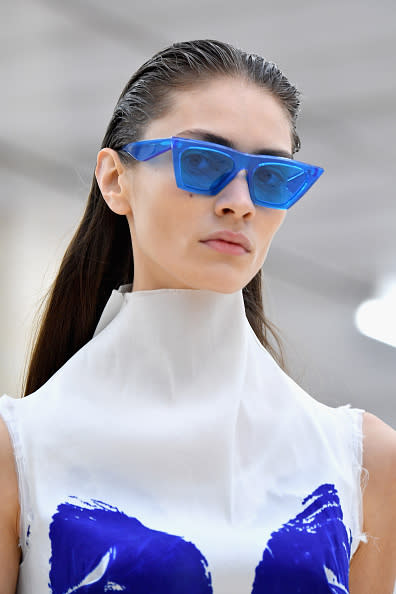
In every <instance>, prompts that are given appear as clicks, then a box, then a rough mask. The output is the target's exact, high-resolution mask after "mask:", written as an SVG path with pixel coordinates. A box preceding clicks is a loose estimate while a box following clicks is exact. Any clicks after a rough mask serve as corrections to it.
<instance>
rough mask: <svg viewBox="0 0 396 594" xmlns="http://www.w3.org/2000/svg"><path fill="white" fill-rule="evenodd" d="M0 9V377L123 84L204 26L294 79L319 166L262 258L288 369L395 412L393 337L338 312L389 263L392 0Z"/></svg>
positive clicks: (81, 196) (332, 391)
mask: <svg viewBox="0 0 396 594" xmlns="http://www.w3.org/2000/svg"><path fill="white" fill-rule="evenodd" d="M2 9H3V10H2V12H3V19H2V23H3V25H2V28H1V52H0V65H1V74H2V76H1V80H2V92H1V95H0V104H1V108H2V109H1V114H2V118H1V129H0V170H1V179H2V193H1V196H0V216H1V222H0V231H1V236H0V247H1V248H2V249H1V253H0V270H1V279H2V292H1V297H0V328H1V330H2V334H3V336H5V337H6V340H3V344H4V345H5V348H4V349H3V353H2V359H1V362H0V380H1V384H0V392H1V391H6V392H8V393H11V394H12V393H14V394H16V390H17V385H18V381H19V379H20V374H21V370H22V362H23V359H24V354H25V346H26V340H27V336H28V330H29V327H30V323H31V316H32V311H33V309H34V307H35V306H36V303H37V300H38V298H39V296H40V295H41V294H42V291H43V288H44V287H46V286H47V285H48V283H49V281H50V279H51V274H52V273H53V271H54V270H55V269H56V265H57V263H58V262H59V258H60V257H61V255H62V250H64V248H65V246H66V244H67V242H68V240H69V239H70V237H71V235H72V233H73V230H74V227H75V225H76V224H77V222H78V219H79V217H80V216H81V213H82V210H83V206H84V202H85V200H86V197H87V194H88V189H89V185H90V180H91V177H92V172H93V166H94V163H95V158H96V153H97V150H98V149H99V146H100V143H101V140H102V137H103V135H104V131H105V128H106V126H107V123H108V120H109V118H110V116H111V113H112V110H113V108H114V105H115V102H116V100H117V98H118V96H119V94H120V92H121V90H122V88H123V86H124V84H125V83H126V81H127V80H128V79H129V77H130V76H131V74H132V73H133V72H134V71H135V70H136V68H137V67H138V66H139V65H140V64H141V63H142V62H143V61H145V60H146V59H147V58H148V57H149V56H151V55H152V54H153V53H154V52H156V51H158V50H159V49H161V48H162V47H165V46H166V45H168V44H169V43H171V42H173V41H182V40H187V39H197V38H217V39H221V40H225V41H229V42H231V43H234V44H236V45H239V46H240V47H242V48H244V49H246V50H251V51H255V52H258V53H260V54H262V55H265V56H266V57H267V58H268V59H271V60H273V61H275V62H277V63H278V64H279V66H280V67H281V68H282V69H283V70H284V71H285V73H286V74H287V75H288V77H289V78H290V80H291V81H292V82H294V83H295V84H296V85H297V86H298V87H299V88H300V89H301V90H302V92H303V111H302V114H301V118H300V124H299V132H300V135H301V137H302V145H303V146H302V150H301V151H300V153H299V154H298V158H299V159H301V160H305V161H308V162H312V163H315V164H317V165H321V166H323V167H324V168H325V174H324V175H323V176H322V178H321V179H320V181H319V182H318V184H316V186H315V187H314V188H313V189H312V190H311V191H310V193H309V194H307V196H306V197H304V199H303V200H302V201H301V202H299V203H297V205H296V206H295V207H293V208H292V209H291V210H290V211H289V213H288V216H287V219H286V221H285V223H284V225H283V226H282V227H281V229H280V231H279V233H278V235H277V237H276V238H275V240H274V242H273V244H272V247H271V251H270V254H269V256H268V259H267V262H266V264H265V267H264V272H265V276H266V287H267V290H266V297H265V300H266V302H265V306H266V309H267V313H269V317H270V318H271V319H272V320H274V321H275V323H277V325H278V326H279V327H280V329H281V330H282V333H283V335H284V337H285V339H286V354H287V356H288V360H289V369H290V374H291V375H292V377H294V378H295V379H296V380H297V381H298V382H299V383H300V384H301V385H302V386H303V387H304V388H305V389H306V390H307V391H309V392H310V393H311V394H312V395H313V396H314V397H315V398H317V399H318V400H321V401H323V402H326V403H330V404H332V405H338V404H344V403H347V402H350V403H351V404H352V405H353V406H357V407H360V408H365V409H366V410H369V411H371V412H373V413H374V414H377V415H378V416H380V418H382V419H383V420H384V421H385V422H387V423H389V424H390V425H392V426H396V407H395V404H394V402H395V399H396V398H395V397H396V387H395V385H396V381H395V380H396V372H395V368H396V350H395V349H394V348H392V347H390V346H387V345H384V344H381V343H379V342H377V341H374V340H371V339H369V338H366V337H363V336H361V335H360V334H359V333H358V332H357V330H356V329H355V327H354V321H353V316H354V311H355V309H356V307H357V306H358V305H359V303H360V302H361V301H362V300H364V299H367V298H369V297H370V296H373V295H374V294H375V292H376V288H377V285H378V283H380V282H381V280H382V279H383V278H385V277H394V278H396V256H395V254H396V233H395V225H396V194H395V186H394V181H393V177H394V175H395V163H396V149H395V138H396V77H395V67H394V64H395V58H396V5H395V3H394V0H392V1H391V0H389V1H387V0H382V1H380V2H379V1H376V2H375V1H374V0H369V1H366V2H361V1H357V0H351V1H348V2H345V0H343V1H341V0H333V1H332V2H324V1H323V2H321V1H317V0H316V1H313V0H312V1H311V0H300V2H298V3H297V2H292V1H290V0H284V1H280V0H278V1H277V2H263V1H260V2H258V1H257V0H246V1H245V2H243V3H237V2H231V3H225V2H223V1H222V2H220V1H217V0H200V2H196V3H191V4H189V3H186V2H181V0H168V1H167V2H166V3H165V2H158V1H154V0H146V1H145V2H133V3H132V2H128V1H127V0H118V2H116V3H115V2H113V3H109V2H103V1H101V0H96V1H95V2H93V1H89V0H85V1H84V2H77V1H76V0H68V1H67V2H61V1H59V0H51V1H49V0H36V2H34V3H33V2H28V1H27V0H19V1H18V0H16V1H15V0H14V1H13V2H8V3H3V6H2ZM395 315H396V314H395Z"/></svg>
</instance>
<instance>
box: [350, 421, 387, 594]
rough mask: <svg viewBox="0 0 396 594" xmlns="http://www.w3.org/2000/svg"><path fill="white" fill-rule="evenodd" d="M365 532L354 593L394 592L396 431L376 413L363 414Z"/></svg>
mask: <svg viewBox="0 0 396 594" xmlns="http://www.w3.org/2000/svg"><path fill="white" fill-rule="evenodd" d="M363 467H364V468H365V469H366V470H367V471H368V482H367V486H366V488H365V490H364V492H363V531H364V532H365V533H366V534H367V538H368V542H367V543H364V542H361V543H360V545H359V548H358V550H357V551H356V553H355V555H354V556H353V559H352V561H351V564H350V582H349V584H350V592H351V594H393V589H394V585H395V579H396V431H395V430H394V429H392V427H390V425H387V424H386V423H384V421H382V420H381V419H380V418H378V417H376V416H375V415H373V414H372V413H369V412H365V413H364V415H363Z"/></svg>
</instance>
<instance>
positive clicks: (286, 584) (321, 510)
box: [252, 484, 351, 594]
mask: <svg viewBox="0 0 396 594" xmlns="http://www.w3.org/2000/svg"><path fill="white" fill-rule="evenodd" d="M305 504H308V505H307V507H306V508H305V509H304V510H303V511H302V512H301V513H299V514H298V515H297V516H296V517H295V518H293V519H291V520H290V521H289V522H287V523H286V524H284V525H283V526H282V527H281V528H280V529H279V530H277V531H275V532H273V533H272V534H271V538H270V540H269V541H268V543H267V546H266V548H265V550H264V553H263V558H262V560H261V561H260V563H259V564H258V565H257V567H256V572H255V579H254V582H253V589H252V594H269V593H271V594H346V593H349V585H348V584H349V561H350V551H351V548H350V547H351V536H350V537H349V538H348V534H347V531H346V528H345V525H344V523H343V513H342V509H341V505H340V500H339V498H338V493H337V489H336V488H335V486H334V485H332V484H323V485H321V486H320V487H318V488H317V489H316V490H315V491H313V493H311V495H308V497H306V498H305V499H304V500H303V502H302V505H305Z"/></svg>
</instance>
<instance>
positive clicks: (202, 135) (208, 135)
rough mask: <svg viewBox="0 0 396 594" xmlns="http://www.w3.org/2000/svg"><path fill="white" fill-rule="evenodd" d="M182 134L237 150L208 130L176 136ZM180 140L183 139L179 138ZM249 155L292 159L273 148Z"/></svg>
mask: <svg viewBox="0 0 396 594" xmlns="http://www.w3.org/2000/svg"><path fill="white" fill-rule="evenodd" d="M182 134H189V135H194V136H198V137H199V138H198V139H199V140H206V141H207V142H214V143H215V144H222V145H223V146H228V147H229V148H232V149H234V150H238V149H237V148H236V146H235V144H234V143H233V142H232V140H230V139H229V138H224V136H219V135H218V134H213V133H212V132H209V131H208V130H201V129H194V130H183V132H179V134H177V136H179V137H180V136H181V135H182ZM181 138H183V137H182V136H181ZM250 154H251V155H270V156H271V157H285V158H286V159H293V155H292V154H291V153H289V152H288V151H284V150H282V149H274V148H272V149H271V148H268V147H265V148H261V149H258V150H257V151H253V152H252V153H250Z"/></svg>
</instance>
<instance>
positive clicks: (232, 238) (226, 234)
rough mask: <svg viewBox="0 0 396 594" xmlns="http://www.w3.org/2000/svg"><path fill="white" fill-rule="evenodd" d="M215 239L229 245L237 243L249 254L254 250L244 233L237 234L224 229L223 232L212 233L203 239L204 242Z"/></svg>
mask: <svg viewBox="0 0 396 594" xmlns="http://www.w3.org/2000/svg"><path fill="white" fill-rule="evenodd" d="M213 239H219V240H222V241H227V242H228V243H236V244H237V245H240V246H242V247H243V248H244V249H245V250H246V251H247V252H250V251H251V249H252V246H251V243H250V241H249V239H248V238H247V237H246V235H244V234H243V233H235V232H234V231H229V230H228V229H224V230H222V231H215V232H214V233H211V234H210V235H208V237H206V238H205V239H203V240H202V241H204V242H205V241H211V240H213Z"/></svg>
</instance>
